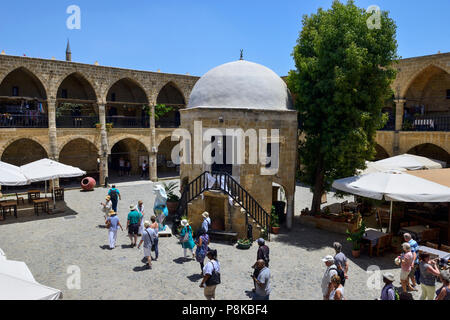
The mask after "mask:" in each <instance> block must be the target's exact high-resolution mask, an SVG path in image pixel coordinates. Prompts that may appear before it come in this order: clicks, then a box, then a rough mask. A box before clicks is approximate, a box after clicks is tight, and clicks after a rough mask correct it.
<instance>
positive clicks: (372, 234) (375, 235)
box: [362, 229, 387, 256]
mask: <svg viewBox="0 0 450 320" xmlns="http://www.w3.org/2000/svg"><path fill="white" fill-rule="evenodd" d="M386 234H387V233H384V232H380V231H377V230H372V229H369V230H366V232H365V233H364V235H363V237H362V239H363V240H364V241H367V242H370V248H369V255H370V256H372V253H373V247H375V246H376V245H377V243H378V239H380V238H381V237H384V236H385V235H386Z"/></svg>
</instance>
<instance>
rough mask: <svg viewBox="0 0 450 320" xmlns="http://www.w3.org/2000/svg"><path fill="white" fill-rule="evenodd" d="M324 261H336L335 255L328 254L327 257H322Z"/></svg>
mask: <svg viewBox="0 0 450 320" xmlns="http://www.w3.org/2000/svg"><path fill="white" fill-rule="evenodd" d="M322 261H323V262H334V258H333V256H330V255H328V256H326V257H325V258H323V259H322Z"/></svg>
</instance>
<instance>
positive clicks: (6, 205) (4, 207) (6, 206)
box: [0, 201, 17, 219]
mask: <svg viewBox="0 0 450 320" xmlns="http://www.w3.org/2000/svg"><path fill="white" fill-rule="evenodd" d="M0 207H1V211H2V216H3V219H4V218H5V214H6V212H9V213H10V214H11V210H12V209H14V216H15V217H16V218H17V202H16V201H6V202H2V203H0Z"/></svg>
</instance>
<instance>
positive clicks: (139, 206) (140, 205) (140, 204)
mask: <svg viewBox="0 0 450 320" xmlns="http://www.w3.org/2000/svg"><path fill="white" fill-rule="evenodd" d="M136 211H137V212H139V213H140V214H141V215H142V219H141V224H140V225H139V234H138V235H139V236H142V232H144V220H145V219H144V202H143V201H142V200H139V201H138V204H137V205H136Z"/></svg>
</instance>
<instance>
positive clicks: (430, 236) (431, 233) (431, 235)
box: [421, 228, 441, 242]
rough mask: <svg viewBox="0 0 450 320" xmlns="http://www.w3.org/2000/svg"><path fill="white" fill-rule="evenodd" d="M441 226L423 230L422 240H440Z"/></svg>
mask: <svg viewBox="0 0 450 320" xmlns="http://www.w3.org/2000/svg"><path fill="white" fill-rule="evenodd" d="M440 233H441V229H440V228H433V229H428V230H425V231H423V232H422V236H421V242H427V241H433V242H439V234H440Z"/></svg>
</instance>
